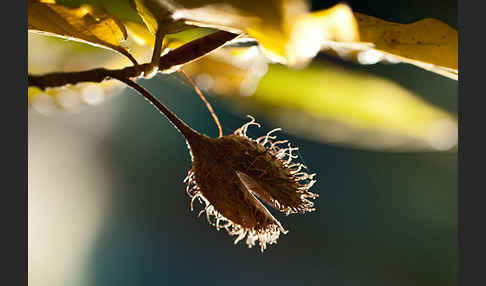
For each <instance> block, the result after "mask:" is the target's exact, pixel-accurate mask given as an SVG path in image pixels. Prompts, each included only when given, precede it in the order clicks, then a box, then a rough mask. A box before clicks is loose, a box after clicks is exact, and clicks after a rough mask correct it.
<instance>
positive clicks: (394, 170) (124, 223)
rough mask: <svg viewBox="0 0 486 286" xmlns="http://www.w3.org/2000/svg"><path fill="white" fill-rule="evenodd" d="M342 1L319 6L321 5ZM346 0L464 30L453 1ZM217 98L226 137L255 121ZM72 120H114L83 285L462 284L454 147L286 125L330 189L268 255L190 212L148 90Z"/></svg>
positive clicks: (202, 124)
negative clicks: (418, 146) (373, 146)
mask: <svg viewBox="0 0 486 286" xmlns="http://www.w3.org/2000/svg"><path fill="white" fill-rule="evenodd" d="M337 2H338V1H313V10H317V9H323V8H327V7H330V6H332V5H333V4H335V3H337ZM347 3H348V4H349V5H350V6H351V7H352V8H353V9H354V10H355V11H357V12H361V13H365V14H368V15H371V16H376V17H380V18H382V19H385V20H390V21H395V22H401V23H409V22H412V21H416V20H419V19H422V18H426V17H433V18H438V19H440V20H442V21H444V22H446V23H448V24H449V25H451V26H452V27H454V28H457V1H423V0H422V1H415V0H413V1H404V0H399V1H347ZM320 57H322V58H325V59H327V60H331V61H333V62H335V63H338V64H340V65H343V66H346V67H348V68H350V69H356V70H363V71H367V72H370V73H372V74H376V75H380V76H383V77H386V78H389V79H391V80H393V81H395V82H398V83H400V84H401V85H402V86H403V87H405V88H407V89H409V90H412V91H414V92H416V93H417V94H418V95H420V96H421V97H423V98H424V99H425V100H427V101H429V102H431V103H434V104H436V105H438V106H441V107H443V108H444V109H446V110H448V111H450V112H451V113H453V114H456V113H457V97H458V94H457V82H456V81H453V80H450V79H447V78H444V77H441V76H439V75H436V74H433V73H430V72H427V71H424V70H422V69H419V68H416V67H414V66H411V65H406V64H398V65H385V64H377V65H371V66H359V65H356V64H353V63H350V62H344V61H341V60H339V59H336V58H331V57H327V56H320ZM141 84H142V85H144V86H145V87H147V88H148V89H150V90H151V91H153V93H154V94H155V95H156V96H157V97H158V98H160V99H161V101H163V102H164V103H166V104H167V105H168V106H169V107H170V108H171V109H173V110H174V112H175V113H176V114H178V115H179V116H180V117H181V118H182V119H184V120H185V121H186V122H188V123H189V124H190V125H191V126H192V127H193V128H194V129H196V130H198V131H200V132H203V133H205V134H208V135H211V136H216V135H217V132H216V128H215V127H214V123H213V122H212V119H211V117H210V116H209V115H208V112H207V110H206V108H205V107H204V105H203V104H202V103H201V101H200V99H199V98H198V97H197V96H196V95H195V94H194V92H193V90H192V89H191V87H190V86H189V85H188V84H187V83H185V82H184V81H183V80H182V79H181V78H180V77H178V76H175V75H169V76H167V75H160V76H158V78H157V79H156V80H146V81H141ZM126 93H129V94H131V95H135V93H134V92H132V91H129V90H126ZM208 97H209V100H210V101H211V102H212V104H213V107H214V109H215V110H216V113H217V114H218V115H219V117H220V119H221V121H222V122H223V126H224V132H225V133H226V134H227V133H230V132H232V131H233V130H234V129H236V128H238V127H240V126H241V125H242V124H243V123H245V122H247V119H246V118H245V117H243V116H240V115H237V113H236V112H234V110H235V109H237V108H238V106H235V105H233V103H232V102H231V99H227V98H222V97H215V96H211V95H208ZM239 112H240V113H246V114H253V115H255V116H256V117H257V119H258V121H259V122H260V123H262V125H263V128H261V129H262V130H258V129H250V132H249V134H250V135H251V136H258V135H260V134H262V133H265V132H266V131H269V130H271V129H273V128H276V127H279V126H273V125H271V124H270V123H266V122H265V121H264V119H263V118H262V117H261V116H259V114H257V113H255V111H254V110H251V109H248V110H241V109H240V110H239ZM238 114H239V113H238ZM76 116H78V118H77V119H76V120H78V121H79V120H83V118H88V117H95V118H97V120H99V121H103V120H104V117H108V116H110V118H112V119H111V120H113V122H114V123H113V126H112V127H111V128H109V129H106V132H103V133H102V134H98V135H97V136H99V137H100V138H101V139H100V140H101V144H99V146H98V149H97V150H96V151H95V154H96V155H97V156H100V160H103V161H104V169H103V174H102V176H103V177H106V178H108V179H107V181H108V182H109V183H108V186H107V187H106V190H105V191H106V192H107V194H106V196H107V199H106V201H107V206H104V207H103V209H104V212H103V215H102V221H101V224H100V227H99V229H98V231H97V232H96V235H95V237H94V238H93V241H94V242H93V243H92V245H91V247H90V248H89V249H90V250H89V251H90V252H89V255H88V257H89V259H88V261H86V262H85V264H86V267H87V272H88V273H89V279H87V280H86V281H84V282H83V284H84V285H93V286H102V285H103V286H105V285H117V286H122V285H235V286H236V285H279V286H285V285H292V286H294V285H373V286H377V285H387V286H391V285H427V286H429V285H441V286H445V285H457V268H458V266H457V251H458V249H457V191H458V189H457V154H456V153H454V152H424V153H384V152H373V151H361V150H355V149H349V148H341V147H335V146H331V145H327V144H323V143H319V142H314V141H311V140H304V139H301V138H298V137H293V136H291V135H288V134H285V132H283V133H281V135H280V137H286V138H288V139H289V140H290V141H291V142H293V144H294V145H296V146H298V147H299V148H300V154H301V156H302V157H303V159H304V161H305V164H306V165H307V166H308V167H309V168H310V170H311V171H312V172H315V173H317V174H318V175H317V178H318V182H317V183H316V185H315V186H314V187H313V190H314V191H315V192H317V193H319V195H320V198H319V199H317V200H316V208H317V211H316V212H313V213H310V214H306V215H290V216H285V215H282V214H280V213H276V212H274V211H272V213H273V214H274V215H275V216H276V217H277V219H279V220H280V221H281V223H282V224H283V226H284V227H285V228H287V229H288V230H290V232H289V233H288V234H287V235H281V236H280V238H279V240H278V243H277V244H276V245H272V246H270V247H269V248H268V249H267V250H266V251H265V252H264V253H263V254H262V253H261V252H260V250H259V249H258V248H253V249H248V248H247V247H246V245H245V244H244V243H243V242H240V243H239V244H238V245H237V246H234V244H233V237H229V236H228V235H227V234H226V233H225V231H223V230H221V231H219V232H218V231H217V230H216V229H215V228H214V227H212V226H209V225H208V223H207V221H206V219H205V218H204V217H199V218H198V217H197V212H191V211H190V209H189V199H188V197H187V195H186V193H185V185H184V184H183V182H182V180H183V179H184V177H185V175H186V173H187V171H188V169H189V168H190V156H189V153H188V150H187V147H186V144H185V142H184V140H183V138H182V137H181V136H180V135H179V134H178V133H177V132H176V131H175V129H174V128H173V127H172V126H171V125H170V124H169V123H168V122H167V121H166V120H165V119H164V118H163V117H161V115H160V114H159V113H158V112H154V110H153V107H152V106H150V105H148V104H146V103H145V102H144V101H143V100H141V99H140V98H139V97H138V96H117V98H116V99H112V100H111V101H110V103H109V104H103V105H101V106H99V107H96V108H92V109H90V110H88V111H84V112H83V113H82V114H80V115H76ZM42 120H46V119H42ZM47 124H50V125H55V124H56V122H55V121H52V122H49V123H47ZM87 135H88V136H89V134H87ZM77 227H79V228H81V229H82V228H83V225H81V224H80V225H78V226H77ZM54 259H55V258H54Z"/></svg>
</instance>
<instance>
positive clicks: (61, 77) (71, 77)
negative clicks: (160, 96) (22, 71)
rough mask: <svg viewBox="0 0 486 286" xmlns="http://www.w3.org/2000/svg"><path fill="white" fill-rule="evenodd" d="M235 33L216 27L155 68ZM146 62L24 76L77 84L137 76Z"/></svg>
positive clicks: (34, 81) (34, 82)
mask: <svg viewBox="0 0 486 286" xmlns="http://www.w3.org/2000/svg"><path fill="white" fill-rule="evenodd" d="M236 37H238V35H237V34H233V33H229V32H225V31H218V32H215V33H213V34H210V35H208V36H205V37H202V38H199V39H197V40H194V41H191V42H189V43H187V44H185V45H183V46H181V47H179V48H177V49H174V50H172V51H170V52H169V53H167V54H166V55H164V56H163V57H161V58H160V62H159V70H160V71H164V70H168V69H171V68H174V67H176V66H179V65H183V64H186V63H189V62H192V61H194V60H196V59H198V58H200V57H202V56H204V55H206V54H207V53H209V52H211V51H214V50H216V49H218V48H220V47H221V46H223V45H224V44H225V43H226V42H228V41H231V40H233V39H234V38H236ZM149 65H150V63H146V64H141V65H134V66H130V67H126V68H123V69H118V70H109V69H104V68H97V69H92V70H87V71H80V72H59V73H49V74H45V75H30V74H29V76H28V80H29V85H28V86H29V87H34V86H35V87H38V88H40V89H46V88H50V87H59V86H64V85H67V84H77V83H80V82H102V81H104V80H106V79H109V78H115V79H121V78H125V79H129V78H137V77H140V76H141V75H142V73H143V71H144V70H146V69H147V68H148V67H149Z"/></svg>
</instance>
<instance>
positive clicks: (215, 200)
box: [185, 116, 318, 251]
mask: <svg viewBox="0 0 486 286" xmlns="http://www.w3.org/2000/svg"><path fill="white" fill-rule="evenodd" d="M249 117H250V118H251V121H250V122H248V123H246V124H244V125H243V126H242V127H241V128H239V129H237V130H236V131H235V132H234V134H232V135H226V136H223V137H219V138H209V137H207V136H204V135H201V134H199V136H190V138H188V137H187V136H186V139H187V142H188V146H189V149H190V151H191V157H192V169H191V170H190V171H189V173H188V175H187V177H186V180H185V182H186V183H187V187H186V191H187V194H188V195H189V196H190V197H191V210H193V203H194V201H195V200H196V199H197V200H199V202H200V203H202V204H204V209H203V210H202V211H201V212H200V214H202V213H204V212H206V217H207V219H208V222H209V223H210V224H212V225H214V226H216V228H217V229H218V230H219V229H221V228H224V229H226V230H227V231H228V233H229V234H230V235H237V238H236V239H235V244H236V243H238V241H240V240H241V239H243V238H245V236H246V238H247V239H246V243H247V244H248V246H249V247H252V246H254V245H255V242H256V241H257V240H258V242H259V244H260V248H261V251H263V250H264V249H265V248H266V245H267V244H273V243H276V241H277V239H278V237H279V235H280V233H281V232H282V233H284V234H285V233H287V231H286V230H285V229H284V228H283V227H282V225H281V224H280V222H278V221H277V220H276V219H275V218H274V217H273V216H272V214H271V213H270V212H269V211H268V210H267V209H266V208H265V206H264V205H263V204H262V203H261V202H260V201H259V200H258V199H261V200H263V201H264V202H265V203H267V204H268V205H270V206H272V207H273V208H275V209H277V210H279V211H282V212H284V213H286V214H287V215H288V214H291V213H305V212H310V211H313V210H314V208H313V205H314V204H313V202H311V201H309V200H308V199H309V198H312V199H314V198H316V197H318V195H317V194H313V193H311V192H309V188H310V187H311V186H312V185H313V184H314V183H315V182H316V181H315V180H314V176H315V174H310V175H309V174H307V173H306V172H305V171H304V169H306V167H305V166H304V165H303V164H301V163H295V162H294V159H297V158H298V156H297V155H294V154H293V152H294V151H296V150H298V148H294V147H291V146H290V144H288V142H287V140H281V141H274V140H275V139H276V137H275V136H272V135H271V134H272V133H273V132H275V131H278V130H280V129H274V130H272V131H270V132H269V133H268V134H267V135H266V136H262V137H260V138H257V139H252V138H249V137H248V136H247V135H246V131H247V129H248V127H249V126H251V125H257V126H260V125H259V124H258V123H255V119H254V118H253V117H251V116H249ZM283 144H287V147H284V148H282V147H280V145H283Z"/></svg>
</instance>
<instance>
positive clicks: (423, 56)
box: [324, 13, 458, 80]
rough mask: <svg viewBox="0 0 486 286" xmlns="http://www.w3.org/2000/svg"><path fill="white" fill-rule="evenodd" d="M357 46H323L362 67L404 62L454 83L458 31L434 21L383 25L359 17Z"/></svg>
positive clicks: (332, 44)
mask: <svg viewBox="0 0 486 286" xmlns="http://www.w3.org/2000/svg"><path fill="white" fill-rule="evenodd" d="M354 14H355V17H356V19H357V20H358V25H359V32H360V40H361V42H359V43H337V42H330V43H326V45H325V47H324V48H325V49H326V48H330V49H332V50H333V51H335V52H337V53H338V54H339V55H340V56H343V57H357V60H358V61H359V62H360V63H362V64H373V63H376V62H379V61H388V62H392V63H398V62H404V63H409V64H413V65H416V66H418V67H421V68H423V69H426V70H429V71H432V72H435V73H438V74H440V75H443V76H446V77H449V78H451V79H455V80H457V78H458V42H457V31H456V30H455V29H453V28H451V27H450V26H448V25H447V24H445V23H443V22H441V21H439V20H436V19H431V18H427V19H422V20H420V21H417V22H414V23H411V24H398V23H392V22H388V21H384V20H381V19H378V18H375V17H371V16H367V15H364V14H360V13H354Z"/></svg>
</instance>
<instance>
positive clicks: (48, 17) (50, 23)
mask: <svg viewBox="0 0 486 286" xmlns="http://www.w3.org/2000/svg"><path fill="white" fill-rule="evenodd" d="M48 2H49V3H45V2H41V1H36V0H29V1H28V30H29V31H30V32H36V33H40V34H44V35H49V36H56V37H61V38H65V39H69V40H74V41H79V42H84V43H87V44H90V45H93V46H98V47H102V48H107V49H111V50H115V51H117V52H119V53H121V54H123V55H125V56H126V57H128V58H129V59H130V60H131V61H132V62H133V63H136V60H135V59H134V58H133V56H132V55H131V54H130V53H129V52H128V51H127V50H126V49H125V48H123V47H122V46H121V42H122V41H124V40H125V39H126V37H127V32H126V30H125V27H124V26H123V24H122V23H121V22H120V21H119V20H118V19H116V18H115V17H113V16H111V15H108V14H105V13H103V12H101V11H94V10H93V9H91V8H90V7H89V6H83V7H80V8H72V7H67V6H63V5H58V4H51V2H52V1H48Z"/></svg>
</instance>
